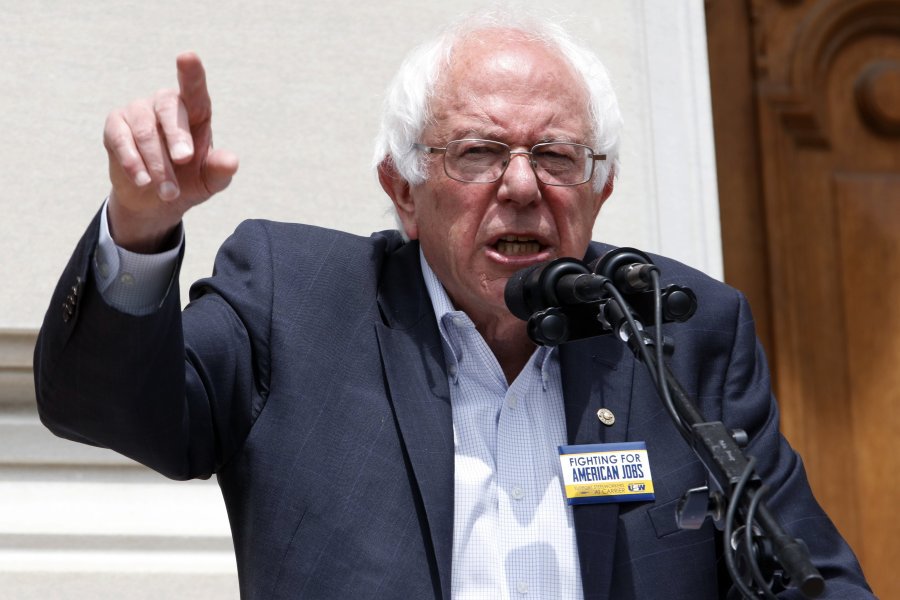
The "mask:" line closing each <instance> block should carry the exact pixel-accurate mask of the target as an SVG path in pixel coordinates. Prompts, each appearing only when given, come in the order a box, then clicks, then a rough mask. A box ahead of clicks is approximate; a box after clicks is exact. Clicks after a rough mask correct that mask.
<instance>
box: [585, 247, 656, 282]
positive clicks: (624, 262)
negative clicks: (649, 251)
mask: <svg viewBox="0 0 900 600" xmlns="http://www.w3.org/2000/svg"><path fill="white" fill-rule="evenodd" d="M635 263H638V264H642V265H652V264H653V261H652V260H650V257H649V256H647V255H646V254H644V253H643V252H641V251H640V250H638V249H637V248H628V247H624V248H614V249H613V250H610V251H609V252H607V253H606V254H604V255H603V256H601V257H600V258H598V259H596V260H593V261H591V262H590V264H588V268H590V270H591V272H593V273H596V274H597V275H603V276H604V277H606V278H607V279H610V280H612V281H614V282H616V283H618V282H617V281H616V275H617V273H618V271H619V269H621V268H622V267H627V266H629V265H633V264H635Z"/></svg>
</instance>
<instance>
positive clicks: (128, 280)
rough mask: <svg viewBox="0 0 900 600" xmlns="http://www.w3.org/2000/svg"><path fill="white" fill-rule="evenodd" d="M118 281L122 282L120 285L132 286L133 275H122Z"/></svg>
mask: <svg viewBox="0 0 900 600" xmlns="http://www.w3.org/2000/svg"><path fill="white" fill-rule="evenodd" d="M119 281H121V282H122V285H134V275H132V274H131V273H123V274H122V276H121V277H119Z"/></svg>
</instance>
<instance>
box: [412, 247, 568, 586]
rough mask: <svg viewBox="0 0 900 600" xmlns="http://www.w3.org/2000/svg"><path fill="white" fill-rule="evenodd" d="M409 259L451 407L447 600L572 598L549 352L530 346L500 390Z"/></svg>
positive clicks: (497, 371) (462, 325)
mask: <svg viewBox="0 0 900 600" xmlns="http://www.w3.org/2000/svg"><path fill="white" fill-rule="evenodd" d="M419 260H420V262H421V265H422V274H423V275H424V276H425V285H426V286H427V288H428V294H429V296H430V297H431V303H432V305H433V306H434V314H435V318H436V319H437V322H438V328H439V329H440V332H441V337H442V338H443V341H444V356H445V358H446V361H447V378H448V380H449V384H450V400H451V403H452V407H453V442H454V445H455V448H456V452H455V472H454V487H455V490H454V499H455V502H454V507H453V568H452V572H453V576H452V583H451V588H450V589H451V590H452V595H453V598H454V600H469V599H471V600H484V599H485V598H552V599H554V600H555V599H559V600H580V599H581V598H583V592H582V589H581V570H580V567H579V563H578V548H577V546H576V542H575V525H574V521H573V516H572V508H571V507H570V506H568V505H566V500H565V494H564V492H563V484H562V482H561V479H560V465H559V450H558V446H559V445H561V444H566V443H567V441H566V419H565V412H564V409H563V394H562V380H561V377H560V369H559V357H558V352H557V351H556V350H555V349H552V348H546V347H540V348H538V349H537V350H535V352H534V354H532V355H531V358H530V359H529V360H528V363H527V364H526V365H525V368H524V369H523V370H522V372H521V373H519V375H518V377H516V379H515V381H513V383H512V385H507V383H506V377H505V376H504V374H503V371H502V369H501V368H500V364H499V363H498V362H497V359H496V358H495V357H494V354H493V352H491V350H490V348H488V346H487V343H485V341H484V339H483V338H482V337H481V334H479V333H478V331H477V330H476V329H475V324H474V323H473V322H472V320H471V319H470V318H469V316H468V315H467V314H466V313H464V312H462V311H458V310H455V309H454V307H453V305H452V303H451V302H450V298H449V297H448V296H447V293H446V292H445V291H444V288H443V286H442V285H441V283H440V282H439V281H438V279H437V277H436V276H435V274H434V272H433V271H432V270H431V267H429V265H428V263H427V261H426V260H425V257H424V256H423V255H422V253H421V250H420V252H419Z"/></svg>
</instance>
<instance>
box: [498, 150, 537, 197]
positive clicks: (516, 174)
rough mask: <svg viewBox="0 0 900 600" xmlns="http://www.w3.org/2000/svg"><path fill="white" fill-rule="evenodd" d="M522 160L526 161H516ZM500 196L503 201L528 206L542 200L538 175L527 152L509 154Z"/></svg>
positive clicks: (499, 192)
mask: <svg viewBox="0 0 900 600" xmlns="http://www.w3.org/2000/svg"><path fill="white" fill-rule="evenodd" d="M517 158H522V159H524V160H516V159H517ZM500 181H501V185H500V189H499V190H498V194H499V197H500V199H501V200H508V201H510V202H515V203H517V204H519V205H521V206H526V205H528V204H531V203H533V202H537V201H539V200H540V199H541V190H540V187H539V186H538V180H537V175H535V173H534V169H533V167H532V165H531V154H530V153H528V152H525V151H518V152H517V151H515V150H513V151H512V152H510V153H509V164H508V165H507V166H506V171H504V173H503V176H502V177H501V179H500Z"/></svg>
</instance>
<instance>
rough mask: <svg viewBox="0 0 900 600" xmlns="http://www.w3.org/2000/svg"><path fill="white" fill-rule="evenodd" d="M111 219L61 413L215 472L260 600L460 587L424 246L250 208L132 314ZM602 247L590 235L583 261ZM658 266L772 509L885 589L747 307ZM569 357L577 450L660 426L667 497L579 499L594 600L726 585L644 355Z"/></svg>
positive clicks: (69, 360) (40, 382)
mask: <svg viewBox="0 0 900 600" xmlns="http://www.w3.org/2000/svg"><path fill="white" fill-rule="evenodd" d="M97 231H98V228H97V222H96V220H95V222H94V223H93V224H92V225H91V227H90V228H89V229H88V232H87V233H86V234H85V236H84V238H83V239H82V240H81V242H80V244H79V246H78V248H77V249H76V252H75V254H74V255H73V257H72V259H71V261H70V262H69V264H68V266H67V267H66V270H65V272H64V274H63V276H62V279H61V281H60V284H59V286H58V288H57V290H56V292H55V294H54V296H53V300H52V302H51V305H50V309H49V310H48V312H47V316H46V319H45V321H44V325H43V328H42V330H41V334H40V338H39V340H38V344H37V347H36V350H35V381H36V389H37V398H38V407H39V411H40V415H41V419H42V420H43V422H44V423H45V424H46V425H47V426H48V427H49V428H50V429H51V430H52V431H53V432H54V433H56V434H57V435H60V436H62V437H65V438H69V439H72V440H77V441H80V442H85V443H89V444H94V445H97V446H102V447H107V448H112V449H114V450H116V451H118V452H121V453H122V454H124V455H126V456H129V457H131V458H133V459H134V460H136V461H139V462H141V463H143V464H145V465H148V466H149V467H151V468H153V469H156V470H157V471H159V472H161V473H163V474H164V475H166V476H168V477H172V478H175V479H187V478H193V477H204V478H205V477H209V476H210V475H212V474H213V473H215V474H216V475H217V477H218V480H219V483H220V486H221V488H222V492H223V495H224V498H225V503H226V506H227V509H228V514H229V518H230V522H231V527H232V532H233V538H234V545H235V551H236V553H237V563H238V571H239V577H240V586H241V594H242V597H243V598H246V599H263V598H265V599H269V598H286V599H287V598H349V597H352V598H404V599H409V600H411V599H421V598H445V599H449V598H450V569H451V564H450V562H451V548H452V535H453V452H454V449H453V435H452V420H451V406H450V393H449V389H448V384H447V376H446V373H445V363H444V358H443V350H442V347H441V342H440V338H439V334H438V330H437V326H436V323H435V319H434V314H433V310H432V307H431V303H430V300H429V297H428V293H427V291H426V289H425V286H424V283H423V280H422V275H421V271H420V268H419V263H418V246H417V245H416V244H415V243H406V244H404V243H403V242H402V240H401V238H400V236H399V234H398V233H397V232H384V233H378V234H374V235H372V236H371V237H369V238H362V237H356V236H351V235H348V234H343V233H338V232H334V231H328V230H323V229H318V228H312V227H307V226H301V225H289V224H280V223H271V222H263V221H253V222H247V223H245V224H243V225H241V226H240V227H239V228H238V230H237V231H236V233H235V234H234V235H233V236H232V237H231V238H230V239H229V240H228V241H227V242H226V243H225V244H224V245H223V247H222V249H221V251H220V254H219V256H218V258H217V260H216V266H215V272H214V275H213V276H212V277H210V278H207V279H204V280H201V281H199V282H197V283H196V284H195V285H194V286H193V287H192V289H191V299H192V300H191V303H190V305H189V306H187V307H186V308H185V310H184V311H183V312H181V311H180V310H179V294H178V291H177V282H175V283H174V286H173V289H172V290H171V291H170V293H169V294H168V295H167V297H166V299H165V301H164V303H163V304H162V306H161V307H160V309H159V311H157V312H156V313H154V314H152V315H149V316H145V317H135V316H129V315H125V314H122V313H120V312H118V311H116V310H114V309H112V308H110V307H109V306H107V305H106V304H105V303H104V301H103V299H102V298H101V296H100V295H99V293H98V292H97V290H96V289H95V288H94V286H93V275H92V273H91V272H90V268H91V267H90V264H91V257H92V252H93V249H94V247H95V245H96V240H97ZM605 249H606V247H604V246H602V245H599V244H594V245H592V246H591V248H590V250H589V255H588V257H587V258H588V259H590V258H592V257H594V256H596V255H598V254H599V253H601V252H603V251H604V250H605ZM655 260H657V259H655ZM658 265H659V266H660V268H661V270H662V273H663V276H664V280H665V281H669V282H677V283H679V284H681V285H686V286H688V287H691V288H692V289H693V290H694V291H695V292H696V294H697V296H698V298H699V303H700V307H699V310H698V312H697V314H696V315H695V316H694V317H693V318H692V319H691V320H690V321H688V322H687V323H684V324H679V325H672V326H669V327H668V333H669V334H670V335H671V336H672V337H674V339H675V341H676V346H677V350H676V353H675V356H674V357H673V359H672V368H673V369H674V371H675V373H676V374H677V377H678V378H679V380H680V382H681V383H682V385H683V386H684V387H685V388H686V389H687V391H688V392H689V393H690V394H691V395H692V397H694V398H696V400H697V402H698V404H699V406H700V408H701V410H702V411H703V413H704V415H705V417H706V418H708V419H710V420H722V421H724V422H725V423H726V424H727V425H728V426H729V427H740V428H743V429H745V430H746V431H747V432H748V433H749V434H750V436H751V440H752V441H751V442H750V445H749V447H748V448H747V452H748V453H749V454H751V455H755V456H756V457H757V458H758V460H759V465H758V469H759V472H760V474H761V475H762V477H763V478H764V480H765V481H766V482H767V483H769V484H770V485H771V487H772V492H771V495H770V497H769V500H768V502H769V505H770V507H771V508H772V509H773V511H774V512H775V513H776V514H777V515H778V517H779V518H780V520H781V522H782V524H783V525H784V527H785V528H786V529H787V530H788V531H789V532H790V533H791V534H793V535H795V536H799V537H802V538H803V539H804V540H805V541H806V543H807V544H808V545H809V546H810V549H811V551H812V554H813V557H814V561H815V563H816V565H817V566H818V568H819V569H820V570H821V572H822V573H823V575H825V577H826V578H828V589H827V591H828V597H830V598H841V599H847V598H867V597H871V596H870V595H869V594H868V593H867V592H866V591H865V590H866V589H867V588H866V587H865V582H864V579H863V577H862V574H861V573H860V570H859V566H858V564H857V562H856V559H855V558H854V556H853V554H852V552H851V551H850V549H849V548H848V547H847V545H846V544H845V543H844V541H843V540H842V539H841V537H840V536H839V534H838V533H837V531H836V530H835V528H834V526H833V525H832V523H831V522H830V520H829V519H828V518H827V517H826V516H825V514H823V512H822V511H821V509H820V508H819V506H818V504H817V503H816V501H815V500H814V498H813V496H812V494H811V492H810V489H809V486H808V484H807V481H806V476H805V474H804V471H803V467H802V465H801V462H800V459H799V458H798V456H797V455H796V454H795V453H794V452H793V451H792V450H791V448H790V447H789V446H788V444H787V442H786V441H785V440H784V439H783V438H782V437H781V436H780V434H779V432H778V412H777V408H776V405H775V402H774V400H773V398H772V396H771V392H770V387H769V380H768V373H767V368H766V365H765V361H764V358H763V356H762V354H761V352H760V349H759V346H758V343H757V340H756V337H755V334H754V330H753V322H752V318H751V316H750V313H749V310H748V307H747V304H746V302H745V300H744V299H743V297H742V296H741V295H740V294H739V293H738V292H736V291H734V290H732V289H731V288H728V287H727V286H725V285H723V284H721V283H718V282H716V281H714V280H712V279H710V278H708V277H706V276H705V275H703V274H701V273H699V272H697V271H694V270H692V269H689V268H687V267H685V266H683V265H680V264H677V263H675V262H673V261H669V260H666V259H662V258H659V259H658ZM560 360H561V366H562V374H563V380H564V395H565V402H566V424H567V428H568V436H569V442H570V443H574V444H585V443H598V442H617V441H626V440H644V441H646V443H647V448H648V451H649V458H650V462H651V465H652V470H653V476H654V486H655V491H656V501H655V502H652V503H629V504H622V505H619V504H606V505H586V506H578V507H575V509H574V511H575V522H576V527H577V538H578V547H579V554H580V559H581V570H582V580H583V585H584V591H585V597H586V598H588V599H600V598H617V599H618V598H624V599H627V598H647V599H653V600H656V599H661V598H665V599H669V600H674V599H679V598H683V599H685V600H687V599H690V600H697V599H706V598H710V599H711V598H718V597H721V596H722V595H723V594H724V593H725V592H724V590H727V588H728V581H727V579H726V578H725V577H724V575H723V572H722V569H721V564H720V560H719V553H718V542H717V536H716V534H715V530H714V528H713V527H712V526H711V525H710V524H709V523H707V524H706V525H705V526H704V527H703V528H701V529H700V530H697V531H680V530H679V529H678V528H677V527H676V524H675V516H674V515H675V512H674V506H675V503H676V501H677V499H678V498H679V497H680V496H681V495H682V493H684V491H685V490H686V489H688V488H690V487H695V486H699V485H702V484H704V482H705V480H706V477H705V472H704V469H703V468H702V466H701V465H700V463H699V462H698V461H697V460H696V458H695V457H694V455H693V454H692V452H691V450H690V449H689V448H688V447H687V445H686V444H685V442H684V441H683V440H682V439H681V438H680V437H679V435H678V433H677V432H676V430H675V428H674V427H673V425H672V424H671V422H670V420H669V417H668V416H667V413H666V412H665V411H664V410H663V408H662V406H661V403H660V401H659V400H658V399H657V396H656V393H655V391H654V389H653V385H652V383H651V381H650V379H649V378H648V376H647V374H646V373H645V371H644V369H643V368H642V367H641V366H640V365H636V363H635V359H634V358H633V356H632V355H631V354H630V352H629V351H628V350H627V349H626V348H625V347H624V346H623V345H622V344H621V343H620V342H618V341H617V340H615V339H613V338H612V337H610V336H605V337H598V338H592V339H589V340H585V341H580V342H574V343H570V344H566V345H564V346H562V347H561V354H560ZM601 407H606V408H608V409H610V410H612V411H613V413H614V414H615V415H616V422H615V424H614V425H613V426H612V427H606V426H604V425H603V424H601V423H600V422H599V420H598V419H597V417H596V412H597V410H598V409H599V408H601ZM785 597H799V596H791V595H790V594H788V595H786V596H785Z"/></svg>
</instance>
